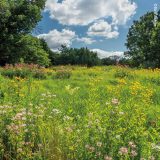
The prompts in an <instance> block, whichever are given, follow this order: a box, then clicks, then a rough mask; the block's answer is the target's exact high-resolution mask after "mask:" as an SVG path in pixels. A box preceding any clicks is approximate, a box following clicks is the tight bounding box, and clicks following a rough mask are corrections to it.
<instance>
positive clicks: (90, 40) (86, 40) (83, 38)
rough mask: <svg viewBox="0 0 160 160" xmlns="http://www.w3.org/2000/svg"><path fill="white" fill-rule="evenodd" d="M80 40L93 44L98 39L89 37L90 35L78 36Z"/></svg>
mask: <svg viewBox="0 0 160 160" xmlns="http://www.w3.org/2000/svg"><path fill="white" fill-rule="evenodd" d="M77 41H78V42H83V43H85V44H92V43H95V42H96V40H94V39H92V38H88V37H82V38H77Z"/></svg>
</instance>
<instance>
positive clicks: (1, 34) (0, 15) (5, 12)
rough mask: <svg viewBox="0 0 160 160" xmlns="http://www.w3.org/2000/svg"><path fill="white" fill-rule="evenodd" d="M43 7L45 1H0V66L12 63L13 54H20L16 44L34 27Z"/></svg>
mask: <svg viewBox="0 0 160 160" xmlns="http://www.w3.org/2000/svg"><path fill="white" fill-rule="evenodd" d="M44 5H45V0H1V1H0V64H5V63H11V62H13V59H12V57H13V56H15V57H16V56H17V55H14V53H13V52H15V51H19V52H17V53H19V54H20V52H21V47H22V46H20V48H18V47H19V45H18V43H19V41H20V39H21V38H23V37H24V36H25V35H26V34H28V33H30V32H31V31H32V29H33V28H34V27H36V25H37V23H38V22H39V21H40V19H41V10H42V9H43V8H44ZM22 45H23V44H22Z"/></svg>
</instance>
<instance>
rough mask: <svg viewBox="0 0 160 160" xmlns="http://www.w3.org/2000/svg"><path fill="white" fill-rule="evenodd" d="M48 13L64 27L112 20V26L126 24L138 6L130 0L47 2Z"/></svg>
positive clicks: (51, 0) (50, 0) (49, 0)
mask: <svg viewBox="0 0 160 160" xmlns="http://www.w3.org/2000/svg"><path fill="white" fill-rule="evenodd" d="M45 10H46V11H48V12H49V13H50V17H51V18H52V19H56V20H58V21H59V22H60V23H61V24H64V25H88V24H90V23H92V22H94V21H95V20H99V19H104V18H105V19H106V18H108V17H111V18H112V22H111V23H112V24H115V25H121V24H125V23H126V22H127V20H128V19H130V17H131V16H132V15H134V14H135V10H136V4H135V3H131V2H130V1H129V0H63V1H62V2H61V3H59V2H58V1H57V0H47V2H46V8H45Z"/></svg>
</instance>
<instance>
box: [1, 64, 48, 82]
mask: <svg viewBox="0 0 160 160" xmlns="http://www.w3.org/2000/svg"><path fill="white" fill-rule="evenodd" d="M47 74H48V72H45V70H44V69H43V68H42V67H40V66H38V65H35V64H15V65H14V66H13V65H6V66H5V67H4V68H2V69H1V75H2V76H5V77H8V78H14V77H21V78H27V77H30V76H31V77H34V78H38V79H45V78H46V77H47Z"/></svg>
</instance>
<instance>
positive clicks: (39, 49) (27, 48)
mask: <svg viewBox="0 0 160 160" xmlns="http://www.w3.org/2000/svg"><path fill="white" fill-rule="evenodd" d="M17 46H19V47H20V48H21V51H17V54H16V55H17V56H16V57H15V58H14V57H13V58H12V60H13V63H19V62H20V59H21V58H22V59H23V61H24V62H25V63H29V64H31V63H34V64H38V65H40V66H49V64H50V61H49V55H48V53H47V52H46V51H45V50H44V48H43V46H42V42H41V40H39V39H38V38H36V37H33V36H31V35H25V36H22V37H21V39H20V40H19V41H18V42H17Z"/></svg>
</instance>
